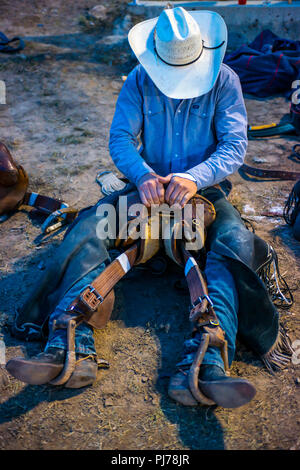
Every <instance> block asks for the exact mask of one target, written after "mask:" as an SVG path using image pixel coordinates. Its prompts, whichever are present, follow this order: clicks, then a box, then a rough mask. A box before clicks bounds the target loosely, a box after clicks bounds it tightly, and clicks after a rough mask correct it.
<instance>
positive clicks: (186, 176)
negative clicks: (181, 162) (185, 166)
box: [173, 173, 197, 183]
mask: <svg viewBox="0 0 300 470" xmlns="http://www.w3.org/2000/svg"><path fill="white" fill-rule="evenodd" d="M173 176H179V178H185V179H187V180H191V181H194V183H197V181H196V179H195V178H194V176H193V175H190V174H189V173H173Z"/></svg>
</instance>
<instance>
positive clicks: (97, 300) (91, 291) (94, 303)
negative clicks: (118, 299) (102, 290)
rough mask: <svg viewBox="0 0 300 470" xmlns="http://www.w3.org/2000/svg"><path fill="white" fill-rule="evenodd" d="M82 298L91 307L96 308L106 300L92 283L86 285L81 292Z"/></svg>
mask: <svg viewBox="0 0 300 470" xmlns="http://www.w3.org/2000/svg"><path fill="white" fill-rule="evenodd" d="M80 300H81V301H82V302H83V303H85V304H86V305H87V306H88V307H89V308H90V309H92V310H96V309H97V308H98V306H99V305H100V304H102V302H103V301H104V298H103V297H102V295H101V294H99V292H97V291H96V289H95V287H93V286H91V285H90V284H89V285H87V286H86V287H84V288H83V289H82V291H81V293H80Z"/></svg>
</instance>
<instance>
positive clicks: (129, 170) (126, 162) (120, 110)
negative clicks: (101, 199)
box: [109, 68, 153, 184]
mask: <svg viewBox="0 0 300 470" xmlns="http://www.w3.org/2000/svg"><path fill="white" fill-rule="evenodd" d="M142 126H143V97H142V94H141V92H140V89H139V85H138V73H137V68H135V69H134V70H133V71H132V72H131V73H130V74H129V75H128V77H127V80H126V82H125V83H124V85H123V87H122V90H121V92H120V95H119V98H118V100H117V104H116V110H115V114H114V117H113V121H112V125H111V128H110V139H109V151H110V155H111V157H112V159H113V162H114V163H115V165H116V167H117V168H118V169H119V170H120V171H121V172H122V173H123V174H124V175H125V176H126V177H127V178H128V179H129V180H130V181H131V182H132V183H134V184H137V182H138V180H139V179H140V178H141V177H142V176H144V175H145V174H146V173H150V172H153V170H152V168H151V167H150V166H149V165H148V164H147V163H146V162H145V161H144V159H143V158H142V157H141V155H140V154H139V152H138V135H139V133H140V131H141V129H142Z"/></svg>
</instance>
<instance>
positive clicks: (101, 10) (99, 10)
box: [89, 5, 107, 20]
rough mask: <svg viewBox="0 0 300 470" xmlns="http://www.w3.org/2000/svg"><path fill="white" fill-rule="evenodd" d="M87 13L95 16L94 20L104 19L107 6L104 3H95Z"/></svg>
mask: <svg viewBox="0 0 300 470" xmlns="http://www.w3.org/2000/svg"><path fill="white" fill-rule="evenodd" d="M89 13H90V15H91V16H93V17H94V18H96V20H104V19H105V18H106V17H107V8H106V7H105V6H104V5H96V6H94V7H93V8H92V9H91V10H90V11H89Z"/></svg>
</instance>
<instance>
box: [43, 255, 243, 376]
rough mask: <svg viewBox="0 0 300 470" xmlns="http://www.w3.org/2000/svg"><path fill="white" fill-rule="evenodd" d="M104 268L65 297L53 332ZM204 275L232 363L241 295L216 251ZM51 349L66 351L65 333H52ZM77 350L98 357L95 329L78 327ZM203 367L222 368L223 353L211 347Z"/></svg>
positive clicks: (207, 264)
mask: <svg viewBox="0 0 300 470" xmlns="http://www.w3.org/2000/svg"><path fill="white" fill-rule="evenodd" d="M104 268H105V264H104V263H102V264H101V265H100V266H98V267H97V269H95V270H93V271H91V272H90V273H89V274H88V275H86V276H85V277H83V278H82V279H81V280H80V281H79V282H78V283H77V284H75V285H74V286H73V287H72V288H71V289H70V290H69V291H68V292H67V293H66V294H65V296H64V297H63V299H62V300H61V302H60V303H59V304H58V306H57V307H56V309H55V311H54V312H53V313H52V315H51V317H50V320H49V327H50V331H51V325H52V322H53V320H54V319H55V318H57V317H59V315H61V313H63V312H64V310H65V309H66V308H67V307H68V306H69V305H70V303H71V302H72V300H74V298H75V297H76V296H77V295H78V294H79V292H80V291H81V290H82V288H83V287H85V286H86V285H88V284H90V283H91V282H92V281H93V280H94V279H95V277H97V276H98V275H99V274H100V273H101V272H102V271H103V269H104ZM205 274H206V277H207V285H208V290H209V295H210V297H211V299H212V301H213V303H214V307H215V311H216V314H217V316H218V319H219V321H220V325H221V327H222V328H223V330H224V331H225V332H226V339H227V341H228V356H229V363H231V362H232V360H233V357H234V353H235V338H236V332H237V314H238V296H237V292H236V288H235V283H234V280H233V278H232V275H231V274H230V271H229V270H228V268H227V267H226V263H224V259H222V258H221V257H219V256H218V255H217V254H215V253H213V252H209V253H208V256H207V262H206V268H205ZM49 347H55V348H61V349H66V348H67V339H66V330H62V329H60V330H56V331H55V332H54V333H52V334H51V335H50V337H49V340H48V343H47V346H46V350H47V349H48V348H49ZM75 351H76V353H81V354H96V350H95V344H94V338H93V329H92V328H91V327H89V326H88V325H86V324H85V323H81V324H80V325H79V326H78V327H77V328H76V334H75ZM203 364H215V365H218V366H220V367H222V368H223V361H222V358H221V354H220V350H219V349H218V348H215V347H211V346H210V347H209V348H208V350H207V352H206V354H205V357H204V360H203Z"/></svg>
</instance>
